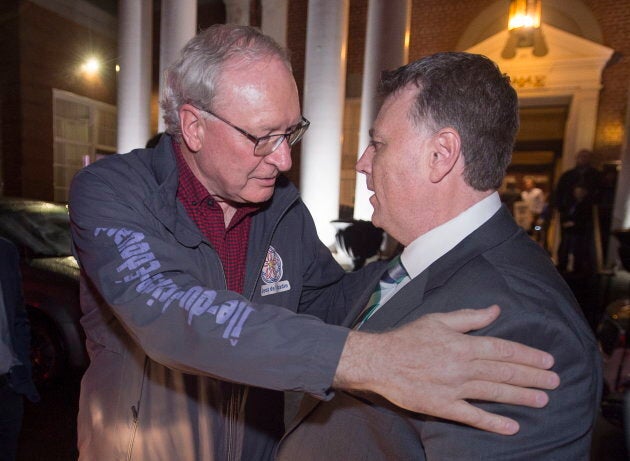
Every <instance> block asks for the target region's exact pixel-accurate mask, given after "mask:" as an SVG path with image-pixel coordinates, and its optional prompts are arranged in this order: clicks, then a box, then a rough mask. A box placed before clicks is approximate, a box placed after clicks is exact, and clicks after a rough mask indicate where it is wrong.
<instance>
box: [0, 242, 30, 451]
mask: <svg viewBox="0 0 630 461" xmlns="http://www.w3.org/2000/svg"><path fill="white" fill-rule="evenodd" d="M18 258H19V256H18V252H17V249H16V248H15V245H13V244H12V243H11V242H9V241H8V240H5V239H2V238H0V460H2V461H5V460H6V461H8V460H14V459H15V456H16V453H17V442H18V436H19V434H20V428H21V426H22V414H23V401H22V400H23V396H26V397H27V398H28V399H29V400H31V401H37V400H39V395H38V394H37V389H35V386H34V384H33V381H32V380H31V365H30V363H31V362H30V358H29V355H30V354H29V351H30V340H31V336H30V329H29V324H28V319H27V317H26V310H25V309H24V303H23V300H22V283H21V280H20V268H19V259H18Z"/></svg>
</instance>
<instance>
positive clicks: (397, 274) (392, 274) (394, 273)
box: [353, 255, 407, 330]
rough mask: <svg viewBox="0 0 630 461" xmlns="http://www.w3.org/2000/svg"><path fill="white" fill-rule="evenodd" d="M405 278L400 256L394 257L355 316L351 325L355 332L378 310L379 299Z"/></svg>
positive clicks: (405, 272)
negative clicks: (365, 303)
mask: <svg viewBox="0 0 630 461" xmlns="http://www.w3.org/2000/svg"><path fill="white" fill-rule="evenodd" d="M405 277H407V271H406V270H405V268H404V267H403V265H402V262H401V260H400V255H399V256H396V257H395V258H394V259H392V260H391V261H390V262H389V264H388V265H387V270H386V271H385V273H384V274H383V276H382V277H381V280H380V281H379V282H378V285H377V286H376V288H375V289H374V292H373V293H372V296H370V300H369V301H368V303H367V305H366V306H365V308H364V309H363V310H362V311H361V313H360V314H359V315H358V316H357V319H356V320H355V322H354V325H353V328H354V329H355V330H358V329H359V328H361V325H363V323H364V322H365V321H366V320H367V319H369V318H370V317H372V315H373V314H374V313H375V312H376V311H377V310H379V309H380V307H381V299H383V298H384V297H385V295H386V294H388V293H389V292H390V291H392V290H394V289H395V288H396V286H398V284H399V283H400V282H401V281H402V280H403V279H404V278H405Z"/></svg>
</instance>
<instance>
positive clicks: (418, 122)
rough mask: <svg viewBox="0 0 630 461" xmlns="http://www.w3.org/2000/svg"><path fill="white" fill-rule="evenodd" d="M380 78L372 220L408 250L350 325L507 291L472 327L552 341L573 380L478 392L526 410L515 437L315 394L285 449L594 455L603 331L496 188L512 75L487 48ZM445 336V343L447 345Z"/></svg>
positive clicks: (518, 411) (387, 324) (549, 345)
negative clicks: (531, 404) (480, 324)
mask: <svg viewBox="0 0 630 461" xmlns="http://www.w3.org/2000/svg"><path fill="white" fill-rule="evenodd" d="M381 90H382V94H383V96H384V103H383V105H382V107H381V110H380V112H379V115H378V117H377V119H376V121H375V123H374V126H373V128H372V129H371V130H370V137H371V141H370V144H369V146H368V147H367V149H366V150H365V152H364V153H363V156H362V157H361V159H360V160H359V161H358V163H357V171H359V172H361V173H364V174H365V175H366V177H367V184H368V188H369V189H370V190H372V191H373V192H374V195H372V197H371V198H370V202H371V204H372V206H373V207H374V213H373V216H372V221H373V223H374V224H375V225H376V226H378V227H381V228H383V229H384V230H385V231H386V232H388V233H389V234H390V235H391V236H392V237H394V238H395V239H397V240H398V241H399V242H401V243H402V244H403V245H404V246H405V248H404V250H403V252H402V255H401V257H400V258H399V260H398V259H395V260H394V261H393V263H394V264H390V269H389V270H388V271H387V272H386V274H385V275H384V276H383V277H381V280H380V282H379V281H377V280H374V285H377V286H378V287H379V289H378V290H375V293H373V294H372V296H370V293H369V292H366V293H365V295H364V297H363V298H362V299H360V300H358V301H359V302H358V303H357V306H356V307H355V309H354V312H351V313H350V316H349V317H348V319H347V320H346V325H348V326H353V325H354V326H355V328H358V329H360V330H362V331H370V332H374V331H387V330H390V329H391V328H394V327H399V326H401V325H403V324H406V323H408V322H410V321H411V320H413V319H415V318H418V317H420V316H423V315H426V314H431V313H444V312H446V311H447V310H448V306H453V305H456V306H462V305H466V306H468V307H471V308H475V309H478V308H482V307H483V306H486V305H488V304H491V303H497V304H499V305H500V306H501V308H502V312H503V314H502V316H501V317H500V318H499V319H498V321H497V322H495V323H494V324H492V325H490V326H488V327H485V328H483V329H481V330H478V331H474V332H472V333H470V334H473V335H490V336H496V337H500V338H505V339H510V340H515V341H520V342H523V343H525V344H528V345H530V346H533V347H537V348H540V349H543V350H546V351H548V352H550V353H551V354H553V356H554V357H555V358H556V362H555V366H554V371H556V372H557V373H558V374H559V375H560V380H561V385H560V386H559V387H558V388H557V389H555V390H553V391H550V393H549V394H550V395H549V396H550V400H549V404H548V405H547V406H545V407H544V408H542V409H532V408H527V407H524V406H508V405H505V404H503V403H490V402H487V401H480V400H479V401H471V402H470V403H472V404H474V405H475V406H477V407H479V408H482V409H484V410H487V411H492V412H496V413H500V414H504V415H509V416H510V417H511V418H513V419H515V420H517V421H519V422H520V431H519V432H518V433H517V434H516V435H513V436H509V437H508V436H502V435H497V434H493V433H490V432H485V431H480V430H478V429H474V428H471V427H469V426H464V425H460V424H457V423H452V422H449V421H446V420H444V419H439V418H435V417H430V416H427V415H425V414H418V413H413V412H409V411H405V410H401V409H400V408H398V407H396V406H395V405H393V404H392V403H390V402H388V401H386V400H385V399H383V398H381V397H378V396H375V395H373V394H369V393H359V392H338V393H337V395H336V396H335V397H334V398H333V399H332V400H331V401H329V402H317V401H315V400H314V399H307V400H305V401H304V402H303V405H302V407H301V409H300V411H299V413H298V416H297V418H296V420H295V421H294V423H293V424H292V425H290V426H289V429H288V432H287V435H285V437H284V439H283V441H282V442H281V445H280V447H279V450H278V458H279V459H280V460H282V461H285V460H293V459H300V460H301V461H307V460H315V459H317V460H319V459H326V460H385V459H391V460H411V459H414V460H422V459H430V460H431V459H433V460H439V461H444V460H462V459H465V460H469V459H483V460H490V459H491V460H498V459H500V460H508V459H509V460H515V459H519V460H537V461H538V460H548V459H549V460H550V459H555V460H568V459H570V460H587V459H588V458H589V450H590V441H591V431H592V428H593V425H594V422H595V417H596V413H597V408H598V402H599V398H600V393H601V382H602V375H601V363H600V359H599V353H598V348H597V345H596V342H595V339H594V337H593V335H592V332H591V330H590V328H589V327H588V325H587V323H586V322H585V320H584V318H583V316H582V314H581V313H580V310H579V308H578V306H577V304H576V301H575V299H574V298H573V296H572V294H571V291H570V290H569V288H568V287H567V285H566V284H565V283H564V281H563V279H562V278H561V277H560V275H559V274H558V273H557V271H556V270H555V268H554V267H553V265H552V263H551V261H550V259H549V257H548V256H547V254H546V253H545V252H544V250H542V249H541V248H540V247H539V246H538V245H537V244H536V243H535V242H534V241H533V240H531V238H529V237H528V236H527V234H526V233H525V232H524V231H523V230H522V229H520V228H519V227H518V226H517V225H516V223H515V222H514V220H513V218H512V217H511V215H510V213H509V212H508V210H507V209H506V208H505V207H504V206H502V205H501V203H500V199H499V196H498V193H497V189H498V187H499V186H500V185H501V182H502V179H503V176H504V174H505V170H506V168H507V166H508V164H509V163H510V158H511V152H512V147H513V143H514V139H515V135H516V132H517V130H518V102H517V96H516V92H515V91H514V90H513V89H512V87H511V86H510V83H509V78H508V77H506V76H504V75H502V74H501V72H500V71H499V70H498V68H497V67H496V65H495V64H494V63H493V62H492V61H490V60H489V59H487V58H485V57H483V56H479V55H471V54H468V53H455V52H452V53H438V54H436V55H432V56H428V57H426V58H423V59H421V60H419V61H416V62H413V63H411V64H409V65H407V66H404V67H402V68H400V69H398V70H396V71H393V72H390V73H387V74H385V75H384V77H383V81H382V82H381ZM374 285H373V286H374ZM368 297H370V300H369V302H368ZM438 324H439V321H437V322H436V327H437V325H438ZM403 328H404V327H403ZM445 346H446V344H441V343H433V347H434V351H435V354H436V355H438V356H439V355H440V351H441V349H443V348H444V347H445ZM449 366H452V365H451V364H450V363H448V362H445V363H444V367H449Z"/></svg>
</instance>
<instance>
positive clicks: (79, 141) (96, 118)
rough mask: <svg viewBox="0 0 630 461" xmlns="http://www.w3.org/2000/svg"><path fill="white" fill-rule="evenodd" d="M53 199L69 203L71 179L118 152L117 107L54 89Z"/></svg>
mask: <svg viewBox="0 0 630 461" xmlns="http://www.w3.org/2000/svg"><path fill="white" fill-rule="evenodd" d="M53 126H54V128H53V130H54V142H55V144H54V157H53V171H54V177H53V181H54V184H53V185H54V191H55V195H54V200H55V202H67V201H68V188H69V187H70V182H71V181H72V177H73V176H74V175H75V173H76V172H77V171H79V170H80V169H81V168H82V167H84V166H85V165H88V164H90V163H92V162H95V161H96V160H98V159H100V158H102V157H103V156H105V155H110V154H113V153H115V152H116V107H115V106H112V105H111V104H105V103H102V102H99V101H95V100H93V99H89V98H86V97H83V96H78V95H76V94H74V93H70V92H68V91H62V90H55V89H53Z"/></svg>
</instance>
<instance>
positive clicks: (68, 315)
mask: <svg viewBox="0 0 630 461" xmlns="http://www.w3.org/2000/svg"><path fill="white" fill-rule="evenodd" d="M0 236H2V237H5V238H7V239H9V240H11V241H12V242H13V243H15V244H16V245H17V247H18V249H19V251H20V258H21V271H22V283H23V291H24V302H25V304H26V308H27V311H28V315H29V320H30V322H31V336H32V341H31V359H32V363H33V378H34V379H35V382H36V383H37V384H38V385H45V384H49V383H51V382H53V381H55V379H56V378H58V377H59V376H60V375H61V374H62V373H65V372H69V371H79V372H80V371H82V370H84V369H85V367H86V366H87V364H88V357H87V353H86V350H85V335H84V332H83V329H82V327H81V325H80V323H79V319H80V316H81V309H80V306H79V266H78V264H77V261H76V259H75V258H74V257H73V256H72V253H71V250H70V245H71V238H70V226H69V217H68V209H67V207H66V206H65V205H61V204H56V203H51V202H44V201H38V200H28V199H22V198H7V197H0Z"/></svg>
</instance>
